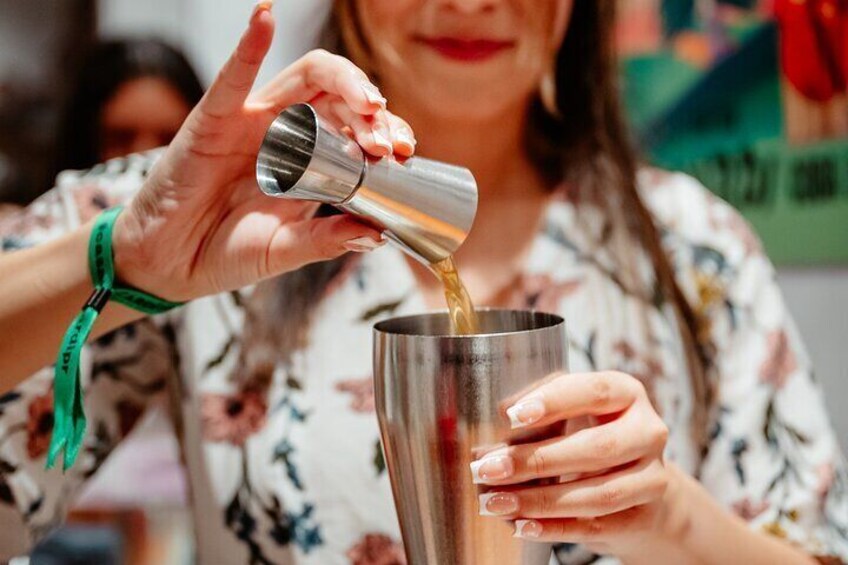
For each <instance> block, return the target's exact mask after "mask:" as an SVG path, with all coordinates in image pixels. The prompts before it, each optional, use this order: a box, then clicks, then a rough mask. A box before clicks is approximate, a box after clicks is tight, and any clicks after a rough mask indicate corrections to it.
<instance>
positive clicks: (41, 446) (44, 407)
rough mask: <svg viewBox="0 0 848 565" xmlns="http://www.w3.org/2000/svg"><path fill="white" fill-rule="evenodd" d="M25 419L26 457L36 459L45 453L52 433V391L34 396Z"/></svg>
mask: <svg viewBox="0 0 848 565" xmlns="http://www.w3.org/2000/svg"><path fill="white" fill-rule="evenodd" d="M28 412H29V418H27V424H26V431H27V446H26V447H27V455H29V458H30V459H37V458H39V457H41V456H42V455H44V454H45V453H47V448H48V447H50V436H51V434H52V433H53V391H52V390H51V391H50V392H48V393H47V394H43V395H41V396H36V397H35V398H34V399H33V400H32V402H30V404H29V409H28Z"/></svg>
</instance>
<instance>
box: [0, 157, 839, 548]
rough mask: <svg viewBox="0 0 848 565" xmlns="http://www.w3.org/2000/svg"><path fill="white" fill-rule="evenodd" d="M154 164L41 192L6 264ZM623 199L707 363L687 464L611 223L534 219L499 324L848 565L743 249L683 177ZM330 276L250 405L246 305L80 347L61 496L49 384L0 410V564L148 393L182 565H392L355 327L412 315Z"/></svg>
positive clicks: (780, 344)
mask: <svg viewBox="0 0 848 565" xmlns="http://www.w3.org/2000/svg"><path fill="white" fill-rule="evenodd" d="M156 157H157V153H151V154H145V155H136V156H132V157H129V158H126V159H120V160H115V161H111V162H109V163H107V164H105V165H100V166H98V167H96V168H95V169H93V170H91V171H86V172H81V173H77V172H74V173H64V174H63V175H60V177H59V179H58V182H57V187H56V188H55V189H54V190H52V191H50V192H49V193H47V194H46V195H45V196H43V197H42V198H41V199H39V200H38V201H36V202H35V203H34V204H32V205H31V206H30V207H29V208H28V209H27V210H26V211H24V212H23V213H21V214H18V215H16V216H13V217H11V218H8V219H6V220H3V222H2V224H0V237H1V238H2V244H3V247H4V249H5V250H10V249H16V248H21V247H25V246H29V245H36V244H39V243H41V242H44V241H47V240H49V239H51V238H54V237H56V236H58V235H60V234H62V233H63V232H66V231H68V230H71V229H73V228H75V227H76V226H78V225H79V224H80V223H82V222H85V221H87V220H89V219H90V218H91V217H92V216H93V215H95V214H96V213H98V212H99V211H100V210H102V209H103V208H105V207H109V206H112V205H114V204H116V203H119V202H122V201H126V200H128V199H129V198H131V197H132V195H133V193H134V192H135V191H136V190H137V189H138V187H139V186H140V185H141V182H142V180H143V178H144V175H145V174H146V172H147V171H148V169H149V168H150V167H151V166H152V163H153V161H154V160H155V158H156ZM639 181H640V185H641V187H642V190H643V194H644V196H645V198H646V201H647V203H648V205H649V207H650V209H651V210H652V212H653V213H654V215H655V217H656V220H657V222H658V224H659V226H660V227H661V230H662V233H663V241H664V244H665V247H666V250H667V252H668V254H669V256H670V257H671V258H672V260H673V263H674V265H675V270H676V275H677V277H678V281H679V283H680V286H681V288H682V289H683V291H684V293H685V294H686V295H687V298H688V300H689V301H690V303H691V304H692V306H693V308H694V309H695V311H696V312H698V313H699V315H700V317H701V318H702V319H703V323H702V324H701V325H702V326H703V335H702V336H701V338H702V339H709V340H710V341H711V343H712V347H713V349H712V351H713V364H714V368H715V371H716V374H717V378H718V381H719V387H718V391H719V392H718V400H717V403H718V409H717V416H716V418H715V420H716V421H715V423H714V425H713V428H712V429H711V434H710V438H711V445H710V449H709V451H708V454H707V456H706V458H705V459H704V460H703V461H699V451H698V449H696V447H695V446H694V445H693V441H692V439H691V438H692V437H693V436H692V433H691V431H692V430H691V429H690V419H691V411H692V402H693V400H692V399H693V393H692V389H691V386H690V381H689V377H688V376H687V373H686V370H685V363H684V361H683V357H682V353H681V351H682V346H681V340H680V338H679V334H678V332H677V330H676V326H675V324H674V323H673V321H672V320H673V316H671V314H670V313H669V309H668V307H667V305H666V304H664V303H663V301H662V300H661V299H656V298H655V297H654V298H652V297H651V296H650V295H645V293H644V292H639V291H638V290H636V289H634V288H632V287H631V286H629V285H628V283H627V282H626V280H625V277H622V276H620V268H619V267H620V266H619V265H618V264H617V262H616V260H615V258H614V257H615V256H614V254H613V253H611V244H610V243H608V240H609V238H608V233H609V231H610V225H609V224H610V221H609V220H608V219H606V218H605V215H604V214H602V213H600V211H599V210H598V209H597V208H593V207H592V206H591V205H588V204H585V203H583V204H581V205H580V208H579V214H578V207H577V205H576V204H575V203H574V202H572V201H570V200H569V199H568V198H567V197H565V196H563V197H562V198H559V199H557V200H555V201H554V202H553V203H552V204H550V206H549V209H548V211H547V216H546V221H545V222H544V226H543V227H542V228H541V229H540V231H539V233H538V235H537V237H536V239H535V242H534V244H533V247H532V250H531V253H530V255H529V257H528V259H527V261H526V265H525V268H524V271H523V273H522V275H521V277H520V278H519V279H518V280H517V282H516V283H515V287H514V288H513V289H512V298H511V299H510V302H511V304H512V305H513V306H515V307H522V308H535V309H539V310H546V311H552V312H557V313H559V314H561V315H562V316H564V317H565V318H566V320H567V321H568V332H569V342H570V343H569V347H570V351H571V354H570V360H569V362H570V367H571V369H572V370H574V371H590V370H601V369H618V370H622V371H626V372H628V373H630V374H633V375H634V376H636V377H637V378H640V379H642V380H643V381H645V382H646V384H647V385H648V386H649V389H650V390H651V391H652V398H653V400H654V403H655V406H656V408H657V410H658V412H659V413H660V414H661V415H662V416H663V418H664V419H665V421H666V422H667V424H668V427H669V429H670V437H669V440H668V448H667V457H668V459H669V460H673V461H675V462H676V463H677V464H678V465H679V466H680V467H681V468H682V469H684V470H686V471H687V472H690V473H695V472H696V471H698V472H699V477H700V480H701V482H702V483H703V485H704V486H705V487H706V488H707V489H708V490H709V491H710V492H711V493H712V495H713V496H714V497H715V499H716V500H717V501H718V502H719V503H720V504H722V505H724V506H725V507H726V508H727V509H728V510H729V511H731V512H735V513H736V514H738V515H739V516H741V517H742V518H743V519H745V520H747V521H748V522H749V523H750V526H751V527H752V528H755V529H757V530H762V531H765V532H768V533H769V534H772V535H776V536H779V537H781V538H786V539H787V540H789V541H790V542H792V543H795V544H798V545H799V546H801V547H803V548H805V549H806V550H807V551H808V552H810V553H811V554H814V555H817V556H830V557H832V558H835V560H837V561H838V560H840V559H841V560H848V473H846V466H845V462H844V460H843V459H842V456H841V454H840V453H839V449H838V447H837V441H836V438H835V436H834V433H833V431H832V429H831V428H830V426H829V423H828V419H827V414H826V413H825V408H824V404H823V402H822V392H821V390H820V389H819V387H818V385H817V383H816V381H815V379H814V377H813V371H812V367H811V365H810V360H809V358H808V356H807V354H806V352H805V350H804V347H803V345H802V343H801V339H800V337H799V335H798V332H797V331H796V329H795V326H794V325H793V322H792V319H791V318H790V316H789V313H788V312H787V311H786V307H785V305H784V302H783V299H782V298H781V295H780V292H779V290H778V286H777V284H776V282H775V272H774V269H773V268H772V266H771V264H770V263H769V261H768V259H767V258H766V256H765V255H764V254H763V251H762V249H761V247H760V244H759V242H758V240H757V238H756V237H755V236H754V235H753V234H752V232H751V231H750V230H749V228H748V227H747V225H746V224H745V222H744V221H743V220H742V219H741V218H740V216H739V215H738V214H737V213H736V212H735V211H734V210H732V209H731V208H730V207H729V206H727V205H726V204H725V203H723V202H721V201H720V200H718V199H717V198H715V197H713V196H712V195H711V194H710V193H709V192H708V191H707V190H706V189H704V188H703V187H702V186H700V185H699V184H698V183H697V182H696V181H694V180H693V179H691V178H689V177H686V176H683V175H678V174H669V173H664V172H660V171H655V170H644V171H642V172H641V173H640V179H639ZM634 253H635V252H634ZM350 265H351V267H350V268H348V269H345V270H344V271H343V272H342V273H341V274H340V275H338V277H337V278H338V280H336V281H334V282H333V284H332V285H331V286H330V289H329V290H328V292H327V293H326V295H325V297H324V298H323V299H322V301H321V302H320V304H319V305H318V306H317V311H316V312H315V313H314V316H313V319H312V322H311V325H310V326H309V328H308V336H307V338H308V339H306V340H305V343H304V344H303V345H302V346H301V347H300V348H299V349H297V350H296V351H293V352H291V355H290V356H289V357H288V359H289V361H288V362H287V363H286V364H285V365H282V364H280V365H278V366H276V367H274V368H273V369H272V371H271V373H272V374H271V375H270V377H269V383H270V384H269V386H268V387H266V388H265V389H261V390H259V389H256V388H255V387H252V386H248V385H244V384H243V383H242V382H241V381H240V380H239V379H236V378H234V377H233V376H234V375H235V373H236V372H237V369H238V359H239V354H238V352H239V350H240V349H242V348H246V347H250V346H251V344H250V343H249V342H245V341H249V340H246V339H243V335H245V334H243V332H242V329H243V325H244V321H245V310H244V306H243V305H244V299H245V296H246V295H247V294H248V293H249V290H245V291H244V292H234V293H225V294H221V295H218V296H211V297H207V298H203V299H200V300H196V301H194V302H192V303H190V304H188V305H186V306H185V307H183V308H181V309H180V310H177V311H174V312H171V313H168V314H166V315H163V316H159V317H156V318H154V319H148V320H144V321H141V322H138V323H135V324H132V325H129V326H127V327H125V328H122V329H120V330H118V331H116V332H114V333H113V334H111V335H108V336H106V337H104V338H102V339H99V340H98V341H96V342H95V343H92V344H90V345H89V346H88V347H87V349H86V351H85V355H84V357H83V363H82V364H83V384H84V389H85V406H86V412H87V415H88V420H89V424H88V433H87V437H86V440H85V447H84V452H83V453H81V455H80V458H79V460H78V463H77V465H76V466H75V467H74V468H73V469H71V470H70V471H69V472H67V473H66V474H64V475H63V474H62V473H61V471H58V470H51V471H47V470H45V469H44V457H45V453H46V450H47V445H48V440H49V434H50V430H51V427H52V384H51V383H52V378H53V371H52V369H51V368H50V367H46V368H44V369H43V370H41V371H39V372H38V373H36V374H34V375H33V376H32V377H31V378H30V379H29V380H28V381H26V382H24V383H23V384H22V385H21V386H20V387H19V388H17V389H16V390H13V391H10V392H7V393H6V394H4V395H2V396H0V521H2V522H0V523H3V524H4V528H2V530H0V548H2V552H3V553H4V554H6V555H4V557H7V556H8V555H9V554H14V553H16V552H17V553H23V552H26V551H27V549H28V547H29V546H30V544H32V543H33V542H34V541H36V540H38V539H39V538H40V537H42V536H44V535H45V534H47V533H48V532H49V531H50V530H51V529H52V528H54V527H56V526H57V525H58V524H60V523H61V521H62V519H63V516H64V514H65V512H66V511H67V509H68V505H69V503H70V501H72V500H73V495H74V493H75V492H77V491H78V490H79V489H80V486H81V485H82V484H83V483H84V482H85V481H86V479H87V478H89V477H90V476H91V475H92V474H93V473H95V472H96V471H97V469H98V467H99V466H100V465H101V464H102V463H103V461H104V460H105V459H106V458H107V457H108V456H109V453H110V452H111V451H112V449H114V448H115V446H116V445H117V444H118V443H119V442H120V441H121V440H122V439H123V438H124V437H125V436H126V435H127V433H128V432H129V431H130V429H131V428H132V427H133V425H134V423H135V422H136V420H138V418H139V416H140V415H141V414H142V413H143V412H144V411H145V409H146V408H147V407H148V405H150V404H151V402H152V399H153V398H154V397H156V396H157V395H162V394H165V395H167V396H168V397H169V398H170V400H171V402H170V406H171V408H172V410H171V413H172V416H173V419H174V422H175V428H176V429H177V432H178V435H179V437H180V440H181V446H182V459H183V462H184V465H185V467H186V469H187V475H188V477H189V483H190V491H191V495H190V498H191V507H192V514H193V519H194V524H195V530H196V540H197V560H198V562H200V563H222V564H232V563H248V562H249V563H282V564H321V565H327V564H344V563H352V564H357V565H392V564H400V563H403V562H404V557H403V550H402V546H401V542H400V531H399V528H398V524H397V518H396V515H395V510H394V505H393V502H392V496H391V490H390V485H389V479H388V476H387V473H386V469H385V466H384V464H383V458H382V454H381V450H380V443H379V432H378V426H377V419H376V416H375V414H374V397H373V388H372V382H371V326H372V325H373V324H374V322H375V321H377V320H378V319H381V318H385V317H388V316H393V315H403V314H408V313H415V312H420V311H422V310H425V309H426V305H425V302H424V298H423V296H422V294H421V293H420V291H419V290H418V288H417V286H416V283H415V279H414V277H413V275H412V273H411V271H410V270H409V267H408V265H407V263H406V260H405V258H404V257H403V255H402V254H401V253H400V252H399V251H398V250H397V249H395V248H392V247H385V248H382V249H380V250H378V251H375V252H373V253H371V254H368V255H365V256H362V257H359V258H357V259H356V260H355V261H353V262H351V263H350ZM288 299H290V300H297V297H295V296H292V297H288ZM21 339H26V336H21ZM128 488H131V485H128ZM590 562H615V560H614V559H611V558H604V557H601V556H593V555H591V554H589V553H588V552H587V551H585V550H583V549H582V548H580V547H576V546H571V545H563V546H560V547H557V548H556V550H555V554H554V555H553V556H552V563H563V564H572V563H590Z"/></svg>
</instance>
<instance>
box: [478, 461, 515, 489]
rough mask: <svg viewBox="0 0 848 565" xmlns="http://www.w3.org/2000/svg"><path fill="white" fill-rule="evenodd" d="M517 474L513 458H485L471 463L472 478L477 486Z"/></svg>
mask: <svg viewBox="0 0 848 565" xmlns="http://www.w3.org/2000/svg"><path fill="white" fill-rule="evenodd" d="M514 472H515V467H514V466H513V464H512V458H511V457H509V456H506V455H498V456H495V457H484V458H483V459H478V460H477V461H472V462H471V477H472V479H473V480H474V484H475V485H479V484H482V483H486V482H489V481H500V480H503V479H506V478H508V477H510V476H511V475H512V474H513V473H514Z"/></svg>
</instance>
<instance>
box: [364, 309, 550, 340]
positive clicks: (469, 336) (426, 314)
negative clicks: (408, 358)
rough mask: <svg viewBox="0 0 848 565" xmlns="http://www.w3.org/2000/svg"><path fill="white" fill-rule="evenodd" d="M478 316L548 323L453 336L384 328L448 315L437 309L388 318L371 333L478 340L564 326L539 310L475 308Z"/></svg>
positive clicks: (378, 323)
mask: <svg viewBox="0 0 848 565" xmlns="http://www.w3.org/2000/svg"><path fill="white" fill-rule="evenodd" d="M476 311H477V313H478V314H481V313H482V314H485V313H492V312H501V313H505V314H521V315H532V316H546V317H548V318H549V320H550V323H549V324H547V325H544V326H541V327H535V328H531V329H527V330H509V331H497V332H489V333H475V334H466V335H455V334H451V333H432V334H424V333H407V332H400V331H390V330H389V329H388V328H387V327H386V326H389V325H390V324H402V323H404V322H405V321H410V320H413V319H419V320H420V319H425V318H431V317H437V316H443V315H449V313H450V312H449V310H447V309H439V310H429V311H427V312H422V313H419V314H409V315H406V316H397V317H393V318H388V319H385V320H381V321H379V322H377V323H375V324H374V326H373V333H374V334H375V335H379V336H392V337H398V338H404V337H406V338H415V339H436V340H444V339H449V340H471V339H479V338H492V337H504V336H514V335H527V334H534V333H538V332H545V331H551V330H553V329H555V328H558V327H560V326H562V327H564V326H565V318H563V317H562V316H560V315H558V314H553V313H550V312H544V311H541V310H517V309H514V308H477V310H476Z"/></svg>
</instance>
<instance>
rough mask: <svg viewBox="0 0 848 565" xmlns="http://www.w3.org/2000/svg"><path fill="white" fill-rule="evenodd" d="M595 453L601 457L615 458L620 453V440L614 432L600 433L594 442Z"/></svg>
mask: <svg viewBox="0 0 848 565" xmlns="http://www.w3.org/2000/svg"><path fill="white" fill-rule="evenodd" d="M594 451H595V455H596V456H597V457H598V458H600V459H614V458H615V457H616V455H618V451H619V441H618V438H617V437H615V435H613V434H612V433H610V432H608V431H606V432H603V433H599V434H598V437H597V438H596V440H595V442H594Z"/></svg>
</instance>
